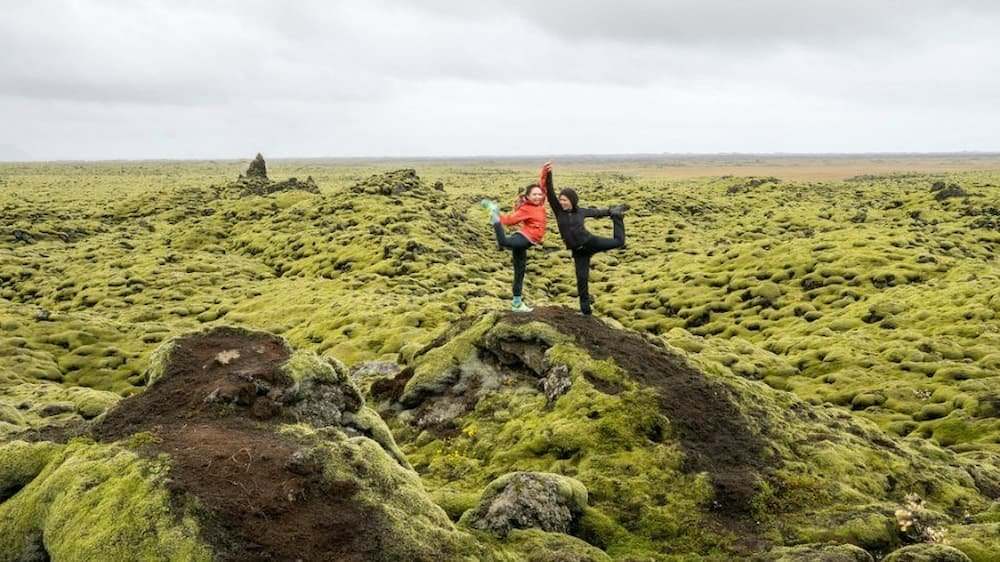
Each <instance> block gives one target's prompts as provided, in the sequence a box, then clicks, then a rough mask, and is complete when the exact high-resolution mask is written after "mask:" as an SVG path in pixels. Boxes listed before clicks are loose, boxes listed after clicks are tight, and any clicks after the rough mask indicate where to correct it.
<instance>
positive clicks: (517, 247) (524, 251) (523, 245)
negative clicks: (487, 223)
mask: <svg viewBox="0 0 1000 562" xmlns="http://www.w3.org/2000/svg"><path fill="white" fill-rule="evenodd" d="M493 232H494V234H496V236H497V244H500V246H502V247H504V248H510V253H511V254H512V255H513V257H514V284H513V287H511V291H512V292H513V296H515V297H519V296H521V291H522V290H523V288H524V271H525V270H526V269H528V248H530V247H532V246H533V245H534V244H532V242H531V240H528V239H527V238H526V237H525V236H524V235H523V234H521V233H520V232H515V233H514V234H511V235H510V236H507V235H506V234H504V231H503V225H502V224H500V223H498V222H496V223H493Z"/></svg>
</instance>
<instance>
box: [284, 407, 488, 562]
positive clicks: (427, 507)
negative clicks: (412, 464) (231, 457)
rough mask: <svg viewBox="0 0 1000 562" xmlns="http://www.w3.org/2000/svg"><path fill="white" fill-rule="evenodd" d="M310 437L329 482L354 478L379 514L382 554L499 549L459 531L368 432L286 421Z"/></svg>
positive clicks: (413, 556) (432, 555)
mask: <svg viewBox="0 0 1000 562" xmlns="http://www.w3.org/2000/svg"><path fill="white" fill-rule="evenodd" d="M285 431H286V432H287V433H289V434H293V435H296V436H297V438H299V439H301V440H304V441H305V442H308V443H310V445H311V447H312V448H311V450H310V453H309V454H310V455H311V456H312V457H313V458H315V459H317V460H318V461H320V462H321V463H322V465H323V478H324V479H326V480H327V481H330V482H345V481H348V482H353V483H354V484H355V485H356V486H357V489H358V491H357V493H356V494H355V495H354V496H353V497H354V499H355V500H356V501H358V502H360V503H361V504H363V505H364V506H366V508H367V509H370V510H372V511H373V512H374V513H377V514H379V516H380V518H381V520H382V521H384V524H385V528H383V529H380V531H379V536H380V537H381V542H380V544H381V545H382V548H381V549H380V553H379V555H380V558H379V559H380V560H435V559H449V558H451V559H475V558H478V557H482V558H486V559H489V558H491V557H493V556H495V554H492V553H491V552H490V551H489V550H487V549H486V548H484V547H482V546H481V545H479V544H478V543H477V542H476V541H475V540H474V539H473V537H472V536H471V535H468V534H466V533H463V532H460V531H457V530H456V529H455V528H454V526H453V525H452V523H451V521H450V520H449V519H448V515H447V514H446V513H445V511H444V510H443V509H441V508H440V507H438V506H437V505H436V504H434V502H433V501H431V498H430V497H429V496H428V494H427V492H426V491H425V490H424V488H423V485H422V484H421V482H420V478H419V477H418V476H417V474H416V473H415V472H413V471H412V470H408V469H405V468H403V467H402V466H400V465H399V463H397V462H396V461H395V460H394V459H393V458H392V457H390V456H389V455H388V454H387V453H386V451H385V450H384V449H383V448H382V446H381V445H379V444H378V443H376V442H375V441H372V440H371V439H368V438H366V437H353V438H350V439H345V438H344V436H343V434H342V433H338V432H328V431H327V432H315V431H314V430H312V429H310V428H308V427H306V426H294V427H287V428H286V430H285Z"/></svg>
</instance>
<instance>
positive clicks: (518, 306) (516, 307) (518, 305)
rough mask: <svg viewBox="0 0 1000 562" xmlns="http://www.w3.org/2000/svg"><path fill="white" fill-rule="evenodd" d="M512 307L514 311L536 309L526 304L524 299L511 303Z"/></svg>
mask: <svg viewBox="0 0 1000 562" xmlns="http://www.w3.org/2000/svg"><path fill="white" fill-rule="evenodd" d="M510 309H511V311H513V312H532V311H533V310H535V309H534V308H531V307H530V306H528V305H526V304H524V301H521V302H519V303H516V304H512V305H510Z"/></svg>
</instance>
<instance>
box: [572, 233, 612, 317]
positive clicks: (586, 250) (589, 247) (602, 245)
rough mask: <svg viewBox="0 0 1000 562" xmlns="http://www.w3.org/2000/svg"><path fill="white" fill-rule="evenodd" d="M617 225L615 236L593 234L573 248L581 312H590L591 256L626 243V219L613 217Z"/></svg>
mask: <svg viewBox="0 0 1000 562" xmlns="http://www.w3.org/2000/svg"><path fill="white" fill-rule="evenodd" d="M611 222H612V223H614V225H615V230H614V238H601V237H600V236H591V237H590V240H587V242H586V243H585V244H584V245H583V246H580V247H579V248H577V249H575V250H573V265H574V266H575V268H576V292H577V294H578V295H580V312H582V313H584V314H590V312H591V310H590V257H591V256H593V255H594V254H597V253H600V252H607V251H608V250H614V249H615V248H621V247H622V246H624V245H625V219H624V218H622V217H611Z"/></svg>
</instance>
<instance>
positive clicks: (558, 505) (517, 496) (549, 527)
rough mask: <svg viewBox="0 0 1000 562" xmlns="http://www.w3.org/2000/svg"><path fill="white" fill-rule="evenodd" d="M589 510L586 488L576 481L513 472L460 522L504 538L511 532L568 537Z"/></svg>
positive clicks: (499, 480)
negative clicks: (541, 533) (564, 534)
mask: <svg viewBox="0 0 1000 562" xmlns="http://www.w3.org/2000/svg"><path fill="white" fill-rule="evenodd" d="M586 507H587V488H586V487H584V485H583V484H581V483H580V482H579V481H577V480H575V479H573V478H570V477H567V476H562V475H559V474H545V473H536V472H514V473H510V474H505V475H503V476H501V477H499V478H497V479H496V480H494V481H493V482H491V483H490V485H489V486H487V487H486V489H485V490H484V491H483V495H482V498H481V499H480V501H479V505H477V506H476V507H475V508H474V509H472V510H469V511H467V512H466V513H465V514H463V515H462V519H461V521H460V522H461V523H463V524H465V525H468V526H470V527H472V528H475V529H480V530H483V531H488V532H490V533H492V534H494V535H496V536H498V537H501V538H503V537H506V536H507V534H508V533H509V532H510V531H511V530H512V529H528V528H537V529H541V530H543V531H548V532H556V533H569V532H570V529H571V528H572V526H573V524H574V523H575V521H576V519H577V518H578V517H579V516H580V515H581V514H582V513H583V511H584V509H586Z"/></svg>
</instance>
